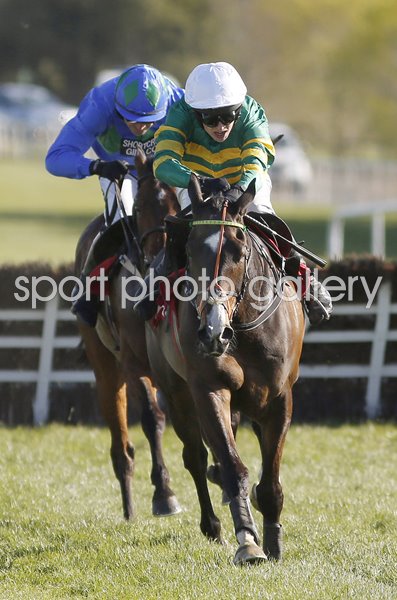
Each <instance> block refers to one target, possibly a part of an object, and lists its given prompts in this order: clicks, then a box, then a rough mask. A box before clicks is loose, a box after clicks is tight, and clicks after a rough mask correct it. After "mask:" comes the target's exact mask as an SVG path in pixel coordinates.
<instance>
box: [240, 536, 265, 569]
mask: <svg viewBox="0 0 397 600" xmlns="http://www.w3.org/2000/svg"><path fill="white" fill-rule="evenodd" d="M266 561H267V556H266V554H265V553H264V552H263V550H262V548H260V547H259V546H258V545H257V544H255V543H253V542H246V543H245V544H242V545H241V546H239V548H238V550H237V552H236V555H235V557H234V559H233V563H234V564H235V565H252V564H258V563H261V562H266Z"/></svg>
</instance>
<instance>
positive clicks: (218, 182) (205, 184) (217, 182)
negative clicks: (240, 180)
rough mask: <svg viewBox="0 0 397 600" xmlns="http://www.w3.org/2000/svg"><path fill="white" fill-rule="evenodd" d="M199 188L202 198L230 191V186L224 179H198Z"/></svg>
mask: <svg viewBox="0 0 397 600" xmlns="http://www.w3.org/2000/svg"><path fill="white" fill-rule="evenodd" d="M200 187H201V192H202V194H203V196H204V198H208V197H210V196H216V195H217V194H220V193H221V192H226V191H227V190H230V184H229V182H228V180H227V179H225V178H224V177H215V178H211V177H200Z"/></svg>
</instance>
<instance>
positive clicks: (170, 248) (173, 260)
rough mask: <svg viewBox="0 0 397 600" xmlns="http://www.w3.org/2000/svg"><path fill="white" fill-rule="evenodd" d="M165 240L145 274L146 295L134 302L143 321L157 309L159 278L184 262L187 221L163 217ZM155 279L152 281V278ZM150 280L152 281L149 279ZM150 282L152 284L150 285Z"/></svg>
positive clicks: (187, 232)
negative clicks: (148, 271)
mask: <svg viewBox="0 0 397 600" xmlns="http://www.w3.org/2000/svg"><path fill="white" fill-rule="evenodd" d="M165 227H166V232H167V241H166V245H165V249H164V250H162V251H161V252H159V254H158V255H157V257H156V258H155V259H154V261H153V263H152V266H151V268H150V271H151V272H150V273H149V274H148V275H146V277H145V279H144V284H143V287H142V289H144V290H146V291H147V293H146V295H145V296H144V297H143V298H142V299H141V300H137V301H136V302H135V304H134V312H136V313H137V314H138V315H139V316H140V317H141V318H142V319H143V320H144V321H149V320H150V319H151V318H152V317H154V315H155V314H156V311H157V298H158V295H159V290H160V282H161V278H163V279H164V280H166V279H167V277H168V275H170V273H172V272H173V271H175V270H177V269H179V268H181V267H182V266H183V265H185V264H186V241H187V238H188V235H189V231H190V229H189V222H183V221H181V220H172V218H170V217H167V218H166V219H165ZM154 278H156V281H155V282H154V283H153V279H154ZM151 280H152V281H151ZM151 283H152V285H151Z"/></svg>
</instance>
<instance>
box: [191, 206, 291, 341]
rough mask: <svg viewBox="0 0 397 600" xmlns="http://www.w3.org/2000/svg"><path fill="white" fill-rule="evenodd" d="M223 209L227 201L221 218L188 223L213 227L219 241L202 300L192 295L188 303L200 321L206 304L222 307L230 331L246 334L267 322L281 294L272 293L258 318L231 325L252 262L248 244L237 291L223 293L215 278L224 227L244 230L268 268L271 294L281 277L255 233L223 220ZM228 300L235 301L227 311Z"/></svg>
mask: <svg viewBox="0 0 397 600" xmlns="http://www.w3.org/2000/svg"><path fill="white" fill-rule="evenodd" d="M227 207H228V201H227V200H225V201H224V203H223V205H222V215H221V219H205V220H193V221H192V222H191V223H190V226H191V227H199V226H202V225H213V226H218V227H220V236H219V242H218V247H217V253H216V259H215V268H214V274H213V278H212V281H211V283H210V285H209V286H208V287H207V289H206V293H205V299H203V296H202V297H201V299H200V300H199V301H197V300H198V298H197V296H196V297H195V298H194V299H193V300H192V304H193V306H194V308H195V310H196V314H197V317H198V318H199V319H201V317H202V313H203V311H204V310H205V308H206V306H207V305H209V306H213V305H222V306H223V307H224V309H225V311H226V314H227V316H228V319H229V323H230V324H231V325H232V324H233V329H234V330H235V331H249V330H252V329H256V328H257V327H259V326H260V325H262V323H264V322H265V321H267V319H269V318H270V317H271V316H272V315H273V314H274V312H275V311H276V310H277V308H278V307H279V305H280V303H281V302H282V297H281V294H277V293H274V296H273V298H272V300H271V302H270V304H268V305H267V306H266V307H265V308H264V310H262V311H261V312H260V314H259V315H258V317H257V318H256V319H254V320H253V321H250V322H248V323H236V322H234V323H233V319H234V318H235V316H236V315H237V312H238V308H239V305H240V303H241V301H242V299H243V297H244V294H245V291H246V288H247V283H248V280H249V266H250V263H251V259H252V245H248V244H246V253H245V266H244V275H243V281H242V284H241V288H240V290H239V291H238V292H236V291H232V292H226V291H225V290H224V289H223V288H222V286H221V285H220V284H219V283H218V282H217V279H218V278H219V267H220V261H221V254H222V246H223V239H224V232H225V227H236V228H239V229H241V230H242V231H244V232H246V231H248V233H250V235H251V239H252V243H253V244H254V245H255V246H256V248H257V251H258V253H259V254H260V255H261V257H262V258H263V259H264V260H265V261H266V263H267V264H268V265H269V267H270V269H271V272H272V274H273V277H274V282H275V284H274V290H275V291H276V289H277V284H278V282H279V280H280V278H281V274H280V273H279V271H278V270H277V269H276V268H275V266H274V264H273V262H272V261H271V260H270V258H269V256H268V254H267V252H266V251H265V249H264V247H263V246H262V244H261V243H260V242H259V240H258V239H256V237H257V236H255V234H252V232H249V230H247V227H246V225H244V224H242V223H239V222H238V221H227V220H226V213H227ZM214 282H215V283H214ZM231 297H235V298H236V302H235V303H234V306H233V307H232V308H231V309H230V308H229V304H228V301H229V299H230V298H231Z"/></svg>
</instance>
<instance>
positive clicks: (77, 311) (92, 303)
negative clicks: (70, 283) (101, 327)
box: [71, 233, 101, 327]
mask: <svg viewBox="0 0 397 600" xmlns="http://www.w3.org/2000/svg"><path fill="white" fill-rule="evenodd" d="M100 237H101V234H100V233H99V234H98V235H97V236H96V237H95V238H94V240H93V242H92V244H91V248H90V249H89V252H88V255H87V258H86V261H85V263H84V267H83V270H82V272H81V275H80V281H81V282H82V284H83V292H82V293H81V294H79V292H80V289H81V288H80V286H79V285H78V284H76V285H75V287H74V289H73V292H72V295H73V296H77V294H79V296H78V297H77V298H76V300H74V301H73V304H72V308H71V311H72V313H73V314H74V315H76V317H77V318H78V319H80V321H82V322H83V323H85V324H86V325H88V326H89V327H95V325H96V322H97V318H98V310H99V303H100V302H99V298H98V296H96V295H95V296H94V295H92V294H91V291H90V290H88V294H87V290H86V278H87V277H88V276H89V275H90V273H91V271H92V270H93V269H94V268H95V267H96V265H97V261H96V259H95V256H94V249H95V246H96V243H97V241H98V239H99V238H100Z"/></svg>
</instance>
